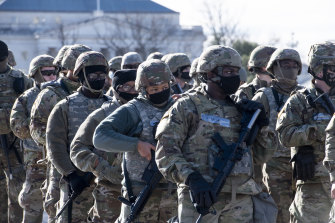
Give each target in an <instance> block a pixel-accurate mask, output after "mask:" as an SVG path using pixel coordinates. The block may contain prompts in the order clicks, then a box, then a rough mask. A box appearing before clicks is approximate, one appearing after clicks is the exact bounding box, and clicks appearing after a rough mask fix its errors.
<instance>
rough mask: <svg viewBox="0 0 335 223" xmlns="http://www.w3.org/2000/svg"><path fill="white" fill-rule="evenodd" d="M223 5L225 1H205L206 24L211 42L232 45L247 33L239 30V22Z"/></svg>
mask: <svg viewBox="0 0 335 223" xmlns="http://www.w3.org/2000/svg"><path fill="white" fill-rule="evenodd" d="M223 6H224V2H223V1H215V2H212V1H210V3H209V2H208V1H205V2H204V14H205V20H206V22H205V24H204V26H205V28H206V29H207V32H208V33H209V36H210V38H211V39H210V43H211V44H221V45H227V46H232V45H233V43H234V42H235V41H236V40H238V39H243V38H244V37H245V34H244V33H243V32H241V31H240V30H239V27H238V22H237V21H235V20H234V19H233V17H232V16H230V15H229V12H228V11H227V10H224V7H223Z"/></svg>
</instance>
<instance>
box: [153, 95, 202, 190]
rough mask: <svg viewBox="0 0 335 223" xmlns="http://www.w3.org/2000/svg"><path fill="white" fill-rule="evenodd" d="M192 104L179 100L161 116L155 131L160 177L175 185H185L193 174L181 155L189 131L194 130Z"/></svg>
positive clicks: (194, 121) (195, 119) (195, 117)
mask: <svg viewBox="0 0 335 223" xmlns="http://www.w3.org/2000/svg"><path fill="white" fill-rule="evenodd" d="M192 109H193V111H192ZM195 110H196V109H195V108H194V105H193V104H191V103H190V104H188V103H186V102H185V101H184V100H181V99H179V100H178V101H177V102H176V103H175V104H174V105H173V106H172V107H171V108H170V109H169V110H168V111H167V112H166V113H165V114H164V116H163V118H162V119H161V121H160V123H159V125H158V127H157V131H156V139H157V140H158V143H157V147H156V156H155V158H156V163H157V166H158V168H159V171H160V172H161V173H162V175H163V176H164V177H165V178H166V179H168V180H170V181H172V182H175V183H177V184H178V183H185V181H186V179H187V177H188V176H189V175H190V174H191V173H192V172H194V170H193V169H192V165H191V164H190V163H188V162H187V161H186V160H185V158H184V156H183V153H182V147H183V144H184V141H185V139H186V138H187V136H188V133H189V130H191V129H193V130H195V129H196V127H197V126H196V123H197V120H198V116H197V114H196V112H194V111H195Z"/></svg>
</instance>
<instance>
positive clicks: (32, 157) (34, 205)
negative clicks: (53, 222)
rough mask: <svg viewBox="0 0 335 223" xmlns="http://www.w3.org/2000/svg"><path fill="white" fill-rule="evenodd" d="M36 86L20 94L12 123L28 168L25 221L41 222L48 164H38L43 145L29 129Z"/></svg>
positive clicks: (21, 199) (22, 197)
mask: <svg viewBox="0 0 335 223" xmlns="http://www.w3.org/2000/svg"><path fill="white" fill-rule="evenodd" d="M39 92H40V89H39V87H37V86H35V87H33V88H30V89H28V90H27V91H25V92H24V93H23V94H22V95H20V96H19V97H18V98H17V99H16V101H15V103H14V105H13V108H12V112H11V116H10V125H11V129H12V130H13V133H14V134H15V135H16V136H18V137H19V138H21V139H22V140H23V141H22V145H23V149H24V154H23V159H24V164H25V169H26V180H25V182H24V184H23V188H22V190H21V192H20V195H19V203H20V206H21V207H22V208H23V222H41V221H42V215H43V205H42V204H43V197H42V193H41V191H40V187H41V185H42V183H43V181H44V180H45V171H46V166H45V165H43V164H40V165H38V164H37V161H38V160H40V159H42V158H43V152H44V151H43V147H41V146H38V145H37V144H36V143H35V142H34V141H33V140H32V138H31V136H30V131H29V122H30V111H31V108H32V106H33V102H34V101H35V99H36V97H37V95H38V93H39Z"/></svg>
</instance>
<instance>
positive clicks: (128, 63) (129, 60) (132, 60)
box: [121, 52, 143, 69]
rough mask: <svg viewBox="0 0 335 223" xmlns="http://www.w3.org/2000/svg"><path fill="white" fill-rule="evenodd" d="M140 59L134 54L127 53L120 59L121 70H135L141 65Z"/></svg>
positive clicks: (138, 55)
mask: <svg viewBox="0 0 335 223" xmlns="http://www.w3.org/2000/svg"><path fill="white" fill-rule="evenodd" d="M142 62H143V60H142V57H141V55H140V54H138V53H136V52H128V53H126V54H125V55H123V57H122V61H121V69H137V68H138V66H139V65H140V63H142Z"/></svg>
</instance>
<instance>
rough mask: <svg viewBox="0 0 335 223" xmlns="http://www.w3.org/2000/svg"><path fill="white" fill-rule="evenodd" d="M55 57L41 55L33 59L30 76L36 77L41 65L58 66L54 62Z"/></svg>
mask: <svg viewBox="0 0 335 223" xmlns="http://www.w3.org/2000/svg"><path fill="white" fill-rule="evenodd" d="M53 61H54V58H53V57H52V56H50V55H46V54H43V55H39V56H37V57H35V58H34V59H32V60H31V62H30V65H29V72H28V77H34V76H35V74H36V72H37V71H38V70H39V69H40V68H41V67H57V66H55V65H54V64H53Z"/></svg>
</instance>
